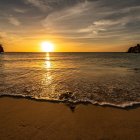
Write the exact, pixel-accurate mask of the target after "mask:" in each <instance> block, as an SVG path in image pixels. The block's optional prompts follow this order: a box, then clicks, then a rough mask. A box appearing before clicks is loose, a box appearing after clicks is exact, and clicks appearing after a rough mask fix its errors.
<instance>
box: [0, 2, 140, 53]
mask: <svg viewBox="0 0 140 140" xmlns="http://www.w3.org/2000/svg"><path fill="white" fill-rule="evenodd" d="M43 41H49V42H52V43H53V44H54V45H55V49H54V50H55V51H56V52H65V51H66V52H121V51H126V50H127V48H128V47H130V46H134V45H136V44H137V43H140V0H0V43H2V44H3V45H4V48H5V50H6V51H7V52H38V51H42V50H41V47H40V44H41V42H43Z"/></svg>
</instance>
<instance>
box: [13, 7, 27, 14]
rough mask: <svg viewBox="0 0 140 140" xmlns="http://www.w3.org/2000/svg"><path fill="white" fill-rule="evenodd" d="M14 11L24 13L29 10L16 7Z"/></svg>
mask: <svg viewBox="0 0 140 140" xmlns="http://www.w3.org/2000/svg"><path fill="white" fill-rule="evenodd" d="M14 11H15V12H17V13H22V14H23V13H26V12H27V10H25V9H19V8H15V9H14Z"/></svg>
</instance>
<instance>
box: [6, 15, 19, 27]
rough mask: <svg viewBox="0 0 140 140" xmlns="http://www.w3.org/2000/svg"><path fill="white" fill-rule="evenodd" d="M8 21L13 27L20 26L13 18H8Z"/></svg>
mask: <svg viewBox="0 0 140 140" xmlns="http://www.w3.org/2000/svg"><path fill="white" fill-rule="evenodd" d="M8 20H9V22H10V23H11V24H13V25H15V26H19V25H20V24H21V23H20V21H19V20H18V19H17V18H15V17H13V16H10V17H9V18H8Z"/></svg>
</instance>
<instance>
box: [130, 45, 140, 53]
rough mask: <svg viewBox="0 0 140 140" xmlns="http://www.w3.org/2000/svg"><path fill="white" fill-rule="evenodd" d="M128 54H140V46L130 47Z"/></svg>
mask: <svg viewBox="0 0 140 140" xmlns="http://www.w3.org/2000/svg"><path fill="white" fill-rule="evenodd" d="M128 53H140V44H137V46H134V47H130V48H129V49H128Z"/></svg>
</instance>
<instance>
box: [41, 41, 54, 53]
mask: <svg viewBox="0 0 140 140" xmlns="http://www.w3.org/2000/svg"><path fill="white" fill-rule="evenodd" d="M41 49H42V51H43V52H53V51H54V44H53V43H51V42H42V43H41Z"/></svg>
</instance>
